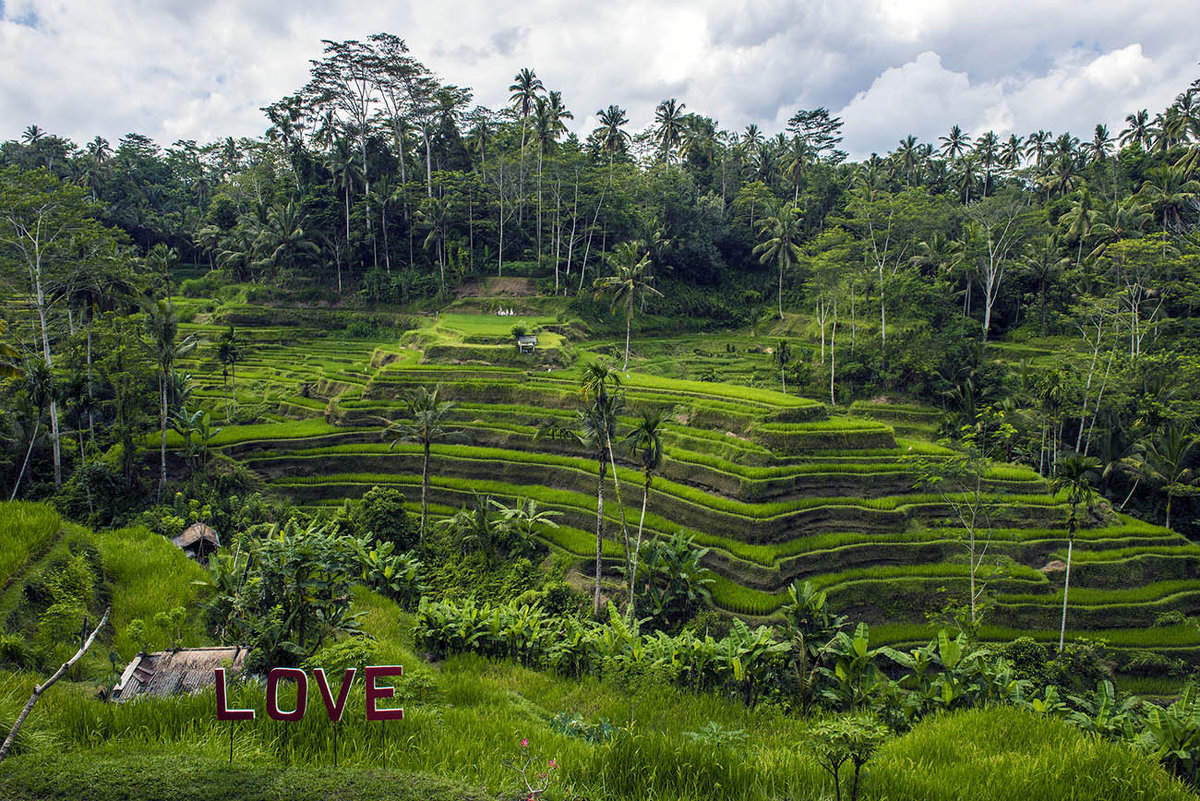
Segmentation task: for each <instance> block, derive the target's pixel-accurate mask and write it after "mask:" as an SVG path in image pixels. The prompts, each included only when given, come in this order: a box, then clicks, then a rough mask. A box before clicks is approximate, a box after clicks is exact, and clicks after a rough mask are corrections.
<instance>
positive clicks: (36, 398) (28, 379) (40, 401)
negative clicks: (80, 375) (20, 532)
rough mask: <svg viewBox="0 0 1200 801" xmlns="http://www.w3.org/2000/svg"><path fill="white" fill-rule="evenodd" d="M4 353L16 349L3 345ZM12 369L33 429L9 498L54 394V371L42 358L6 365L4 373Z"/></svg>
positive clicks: (14, 492) (18, 485)
mask: <svg viewBox="0 0 1200 801" xmlns="http://www.w3.org/2000/svg"><path fill="white" fill-rule="evenodd" d="M4 347H5V348H6V350H5V351H4V353H5V355H6V356H8V357H9V358H15V357H16V350H15V349H13V348H10V347H8V346H7V345H5V346H4ZM12 370H15V371H16V376H17V377H20V378H21V379H22V381H21V384H22V388H23V389H24V390H25V397H26V398H27V399H28V401H29V405H30V406H31V407H32V409H33V431H32V432H31V433H30V435H29V447H28V448H27V449H26V450H25V459H24V461H22V462H21V470H20V472H18V473H17V481H16V483H15V484H13V490H12V495H10V496H9V498H8V499H9V500H10V501H11V500H13V499H15V498H16V497H17V491H18V490H19V489H20V488H21V479H23V478H24V477H25V468H26V467H27V466H28V465H29V455H30V454H31V453H33V446H34V443H36V442H37V434H38V428H39V426H40V425H41V422H42V413H43V412H44V410H45V408H46V404H47V403H49V402H50V399H51V398H52V397H53V396H54V394H55V391H54V372H53V371H52V370H51V369H50V366H49V365H48V364H46V362H45V361H44V360H42V359H35V358H30V359H26V360H25V362H24V364H23V365H22V367H21V368H17V367H16V366H15V364H12V363H10V364H8V365H6V374H7V375H10V376H11V375H13V373H12V372H10V371H12Z"/></svg>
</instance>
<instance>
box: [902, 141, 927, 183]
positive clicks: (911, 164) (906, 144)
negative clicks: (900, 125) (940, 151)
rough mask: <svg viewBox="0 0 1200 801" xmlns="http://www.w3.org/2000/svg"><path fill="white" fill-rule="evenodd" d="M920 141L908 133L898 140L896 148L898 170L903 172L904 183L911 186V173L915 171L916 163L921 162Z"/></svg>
mask: <svg viewBox="0 0 1200 801" xmlns="http://www.w3.org/2000/svg"><path fill="white" fill-rule="evenodd" d="M920 147H921V143H920V141H918V140H917V137H915V136H913V135H912V134H909V135H908V136H906V137H904V138H903V139H901V140H900V142H899V147H898V148H897V149H896V156H897V157H898V158H899V160H900V170H901V172H903V173H904V183H906V184H907V185H908V186H912V179H913V175H914V174H915V173H916V171H917V165H918V164H920V163H921V155H920Z"/></svg>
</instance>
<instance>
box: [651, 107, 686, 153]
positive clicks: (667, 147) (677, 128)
mask: <svg viewBox="0 0 1200 801" xmlns="http://www.w3.org/2000/svg"><path fill="white" fill-rule="evenodd" d="M685 108H687V105H686V104H684V103H680V102H678V101H677V100H676V99H675V98H673V97H672V98H670V99H668V100H664V101H662V102H661V103H659V104H658V108H656V109H654V142H655V144H657V145H658V152H659V154H660V155H661V156H662V158H663V159H664V160H665V161H667V162H670V161H671V160H672V159H673V158H674V156H675V151H676V149H678V147H679V143H680V141H681V140H682V138H683V117H684V114H683V110H684V109H685Z"/></svg>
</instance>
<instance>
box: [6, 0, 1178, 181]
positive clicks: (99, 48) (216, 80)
mask: <svg viewBox="0 0 1200 801" xmlns="http://www.w3.org/2000/svg"><path fill="white" fill-rule="evenodd" d="M985 6H986V7H985ZM1197 11H1198V9H1197V7H1196V4H1195V0H1159V2H1148V3H1136V2H1130V1H1129V0H1075V2H1066V1H1065V0H1008V2H1005V3H986V4H983V5H981V6H977V7H976V6H975V4H969V3H967V2H965V0H793V1H792V2H784V1H783V0H774V1H772V0H606V2H602V3H582V2H579V1H578V0H558V1H557V2H556V1H555V0H523V2H519V3H517V2H510V0H464V1H463V2H452V0H446V1H445V2H437V0H425V2H419V3H418V2H411V1H410V0H384V1H383V2H373V3H363V2H354V1H353V0H0V140H4V139H12V138H17V137H19V136H20V133H21V131H23V130H24V129H25V127H26V126H27V125H29V124H31V123H36V124H37V125H39V126H40V127H42V128H44V129H46V130H48V131H50V132H52V133H55V134H59V135H61V136H66V137H69V138H71V139H74V140H76V141H77V142H83V141H87V140H90V139H91V138H92V137H93V136H96V135H101V136H104V137H106V138H108V139H110V140H112V141H113V142H114V143H115V142H116V140H117V139H118V138H119V137H120V136H121V135H122V134H124V133H127V132H130V131H137V132H139V133H144V134H147V135H149V136H151V137H153V138H154V139H156V140H158V141H159V142H160V143H163V144H169V143H171V142H173V141H176V140H178V139H195V140H198V141H201V142H205V141H210V140H212V139H216V138H219V137H224V136H227V135H233V136H257V135H260V134H261V133H262V132H263V130H264V129H265V128H266V123H265V121H264V118H263V115H262V113H261V112H260V111H259V108H260V107H261V106H264V105H266V104H268V103H270V102H272V101H274V100H277V99H279V98H280V97H282V96H283V95H285V94H290V93H292V92H294V91H296V90H297V89H298V88H300V87H301V86H302V85H303V84H304V83H305V81H306V79H307V75H308V69H309V60H310V59H313V58H318V57H319V56H320V53H321V40H322V39H335V40H343V39H354V38H360V39H361V38H365V37H366V36H368V35H369V34H371V33H375V32H377V31H387V32H390V33H394V34H396V35H399V36H401V37H403V38H404V39H405V40H406V41H407V42H408V45H409V47H410V48H411V50H412V54H413V55H414V56H415V57H417V58H418V59H420V60H421V61H423V62H424V63H425V64H426V65H427V66H429V67H430V68H431V69H433V70H434V71H435V72H436V73H437V74H438V75H439V76H440V77H441V78H442V79H443V80H445V81H448V82H452V83H457V84H459V85H465V86H469V87H471V88H472V89H473V90H474V91H475V100H476V102H478V103H482V104H484V105H487V106H489V107H492V108H498V107H500V106H502V105H504V103H505V102H506V101H507V96H508V91H507V87H508V85H509V83H511V80H512V76H513V75H514V74H515V73H516V72H517V70H519V69H520V68H522V67H532V68H533V69H534V70H535V71H536V72H537V74H538V76H539V77H540V78H541V79H542V80H543V82H544V83H545V85H546V86H547V88H550V89H559V90H561V91H562V93H563V99H564V101H565V102H566V104H567V106H568V108H570V109H571V110H572V111H574V113H575V117H576V119H575V122H574V127H575V129H576V130H578V131H580V132H586V131H588V130H591V128H593V127H594V126H595V111H596V110H597V109H599V108H602V107H605V106H607V105H608V104H610V103H616V104H618V105H621V106H623V107H624V108H626V109H627V113H628V116H629V118H630V120H631V123H632V127H633V128H635V129H637V128H641V127H644V126H645V125H648V124H649V122H650V120H651V118H652V116H653V111H654V107H655V105H657V103H658V102H659V101H661V100H663V99H664V98H667V97H675V98H678V99H679V100H680V101H681V102H683V103H686V105H687V110H689V111H696V112H700V113H703V114H706V115H708V116H711V117H713V118H715V119H717V120H718V121H719V123H720V125H721V126H722V127H725V128H733V129H737V130H740V129H742V128H743V127H744V126H745V125H746V124H748V123H751V122H753V123H757V124H758V125H759V127H760V128H762V129H763V130H764V131H766V132H767V133H773V132H776V131H778V130H780V129H782V127H783V125H784V124H785V123H786V121H787V119H788V118H789V117H790V116H791V115H792V114H794V113H795V111H796V110H797V109H799V108H812V107H815V106H827V107H828V108H830V109H831V110H833V111H834V112H835V113H837V114H839V115H840V116H842V117H843V118H844V120H845V123H846V127H845V137H846V139H845V143H844V145H843V147H845V148H846V149H847V150H848V151H850V154H851V156H852V157H855V158H861V157H863V156H865V155H867V154H869V153H870V152H872V151H878V152H880V153H883V152H886V151H889V150H892V149H894V148H895V146H896V142H897V140H898V139H899V138H901V137H902V136H904V135H905V134H908V133H913V134H916V135H917V136H918V137H919V138H920V139H922V140H924V141H936V139H937V137H938V136H940V135H943V134H945V133H946V131H947V130H948V129H949V128H950V126H951V125H952V124H954V123H958V124H960V125H962V126H963V128H964V129H965V130H967V131H968V132H971V133H974V134H978V133H980V132H982V131H984V130H987V129H992V130H995V131H996V132H997V133H999V134H1001V135H1007V134H1008V133H1018V134H1022V135H1023V134H1026V133H1028V132H1030V131H1032V130H1036V129H1039V128H1045V129H1049V130H1052V131H1054V132H1056V133H1057V132H1062V131H1064V130H1070V131H1072V132H1073V133H1075V134H1076V135H1077V136H1081V137H1083V138H1085V139H1086V138H1090V135H1091V131H1092V128H1093V127H1094V126H1095V124H1096V123H1097V122H1104V123H1106V124H1108V125H1109V127H1110V129H1111V130H1112V131H1113V133H1114V134H1115V133H1117V132H1119V131H1120V129H1121V127H1122V123H1123V120H1124V117H1125V115H1126V114H1128V113H1129V112H1131V111H1136V110H1137V109H1140V108H1148V109H1149V110H1150V111H1151V113H1152V114H1153V113H1154V112H1155V111H1159V110H1161V109H1162V108H1163V107H1165V106H1166V105H1167V104H1169V103H1170V102H1171V101H1172V99H1173V98H1174V97H1175V96H1176V95H1177V94H1178V93H1179V92H1181V91H1182V90H1184V89H1185V88H1186V87H1187V85H1188V84H1189V83H1190V82H1191V81H1192V80H1194V79H1195V78H1197V77H1200V65H1198V64H1197V62H1198V61H1200V13H1197Z"/></svg>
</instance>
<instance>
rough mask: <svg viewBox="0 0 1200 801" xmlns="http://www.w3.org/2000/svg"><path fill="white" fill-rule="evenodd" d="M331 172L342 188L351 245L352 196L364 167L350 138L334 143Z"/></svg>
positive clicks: (347, 241)
mask: <svg viewBox="0 0 1200 801" xmlns="http://www.w3.org/2000/svg"><path fill="white" fill-rule="evenodd" d="M326 166H327V167H329V170H330V172H332V173H333V185H334V188H335V189H340V190H341V193H342V199H343V202H344V211H345V217H346V247H347V248H349V247H350V196H351V195H353V194H354V190H355V188H356V187H357V186H358V185H359V184H360V183H362V180H363V172H362V167H360V165H359V163H358V154H357V152H356V151H355V149H354V145H353V143H351V142H350V140H348V139H338V140H337V142H335V143H334V148H333V152H332V153H330V155H329V159H328V161H327V162H326ZM337 279H338V293H339V294H340V293H341V291H342V265H341V262H340V261H339V262H338V271H337Z"/></svg>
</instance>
